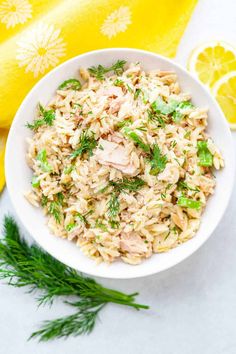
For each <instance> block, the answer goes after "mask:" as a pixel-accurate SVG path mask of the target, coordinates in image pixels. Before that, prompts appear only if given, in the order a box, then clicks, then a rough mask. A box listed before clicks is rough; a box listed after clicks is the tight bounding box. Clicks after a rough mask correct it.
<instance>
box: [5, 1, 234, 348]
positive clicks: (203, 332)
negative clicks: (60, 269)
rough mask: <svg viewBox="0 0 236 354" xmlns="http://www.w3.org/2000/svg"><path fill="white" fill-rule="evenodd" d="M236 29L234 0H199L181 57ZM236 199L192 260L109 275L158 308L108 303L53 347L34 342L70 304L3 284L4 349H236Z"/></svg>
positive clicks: (10, 210) (7, 210)
mask: <svg viewBox="0 0 236 354" xmlns="http://www.w3.org/2000/svg"><path fill="white" fill-rule="evenodd" d="M177 4H178V2H177V1H176V6H178V5H177ZM235 33H236V1H235V0H224V1H223V0H200V1H199V3H198V5H197V7H196V9H195V11H194V14H193V16H192V19H191V21H190V23H189V25H188V27H187V29H186V32H185V35H184V37H183V39H182V42H181V44H180V46H179V50H178V55H177V57H176V60H177V61H178V62H180V63H181V64H183V65H185V63H186V59H187V57H188V55H189V53H190V51H191V49H192V48H194V47H195V46H196V45H198V44H199V43H201V42H203V41H205V40H207V39H223V40H226V41H228V42H230V43H234V44H235ZM234 140H235V146H236V135H235V134H234ZM235 200H236V190H234V193H233V195H232V198H231V202H230V204H229V207H228V209H227V212H226V214H225V216H224V218H223V220H222V221H221V223H220V225H219V226H218V228H217V230H216V231H215V232H214V234H213V235H212V237H211V238H210V240H209V241H208V242H207V243H206V244H205V245H204V246H202V248H201V249H200V250H198V251H197V252H196V253H195V254H194V255H193V256H191V257H190V258H189V259H187V260H186V261H184V262H182V263H181V264H179V265H177V266H176V267H174V268H172V269H170V270H168V271H166V272H162V273H160V274H157V275H154V276H150V277H147V278H142V279H134V280H127V281H125V280H122V281H121V280H102V282H103V284H105V285H107V286H109V287H114V288H117V289H119V290H123V291H127V292H134V291H140V296H139V298H138V300H139V302H141V303H146V304H149V305H150V306H151V310H150V311H146V312H145V311H142V312H137V311H134V310H132V309H127V308H122V307H121V306H115V305H108V306H107V307H106V308H105V309H104V310H103V312H102V313H101V316H100V322H99V323H98V324H97V326H96V328H95V330H94V331H93V333H92V334H90V335H89V336H82V337H77V338H70V339H67V340H66V341H65V340H56V341H53V342H50V343H46V344H45V343H37V342H36V341H30V342H27V337H28V336H29V334H30V333H31V332H32V330H35V329H36V328H37V324H39V323H40V322H41V321H42V320H45V319H50V318H54V317H58V316H61V315H64V314H68V313H69V311H70V308H68V306H66V305H63V304H62V302H61V301H58V302H57V303H55V305H54V306H53V307H52V308H51V309H49V308H48V307H44V308H43V307H42V308H39V309H38V308H37V305H36V302H35V300H34V297H33V296H32V295H29V294H25V292H24V289H15V288H11V287H9V286H7V285H5V284H3V283H2V282H1V284H0V354H55V353H57V354H66V353H70V354H77V353H85V354H90V353H91V354H92V353H98V354H100V353H103V354H110V353H111V354H118V353H119V354H120V353H122V352H123V353H126V354H146V353H147V354H152V353H153V354H154V353H155V354H156V353H158V354H189V353H191V354H235V353H236V276H235V272H236V217H235V216H236V202H235ZM6 213H10V214H11V215H14V210H13V207H12V205H11V203H10V200H9V196H8V193H7V190H5V191H4V192H3V194H2V195H1V197H0V223H1V222H2V219H3V215H4V214H6ZM28 237H29V236H28ZM99 281H101V280H99Z"/></svg>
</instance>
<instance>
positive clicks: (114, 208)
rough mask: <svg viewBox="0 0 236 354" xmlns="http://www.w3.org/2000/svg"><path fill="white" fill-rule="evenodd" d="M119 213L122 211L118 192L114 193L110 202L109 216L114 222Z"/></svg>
mask: <svg viewBox="0 0 236 354" xmlns="http://www.w3.org/2000/svg"><path fill="white" fill-rule="evenodd" d="M119 211H120V202H119V196H118V194H117V193H116V192H113V193H112V194H111V197H110V199H109V202H108V215H109V217H110V218H111V219H112V220H114V219H115V218H116V217H117V215H118V214H119Z"/></svg>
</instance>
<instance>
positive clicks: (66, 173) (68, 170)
mask: <svg viewBox="0 0 236 354" xmlns="http://www.w3.org/2000/svg"><path fill="white" fill-rule="evenodd" d="M74 169H75V165H70V166H67V167H65V168H64V170H63V172H64V173H65V175H69V174H70V173H71V172H72V171H73V170H74Z"/></svg>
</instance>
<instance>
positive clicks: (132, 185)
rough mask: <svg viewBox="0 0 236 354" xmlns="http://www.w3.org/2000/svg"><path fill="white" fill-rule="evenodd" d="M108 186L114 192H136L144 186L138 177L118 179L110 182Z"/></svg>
mask: <svg viewBox="0 0 236 354" xmlns="http://www.w3.org/2000/svg"><path fill="white" fill-rule="evenodd" d="M109 185H110V186H112V187H113V189H114V190H115V191H116V192H119V193H120V192H125V191H129V192H137V191H138V190H139V189H140V188H142V187H143V186H144V185H145V182H144V181H143V180H142V179H141V178H138V177H134V178H126V177H124V178H123V179H120V180H118V181H110V182H109Z"/></svg>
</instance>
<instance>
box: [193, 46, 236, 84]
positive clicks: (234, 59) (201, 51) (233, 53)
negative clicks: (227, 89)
mask: <svg viewBox="0 0 236 354" xmlns="http://www.w3.org/2000/svg"><path fill="white" fill-rule="evenodd" d="M188 70H189V71H190V72H191V73H193V74H194V75H195V76H197V77H198V79H199V80H200V81H202V82H203V83H204V84H205V85H207V86H208V87H209V88H212V87H213V86H214V84H215V83H216V81H218V80H219V79H220V78H221V77H222V76H224V75H225V74H227V73H229V72H230V71H234V70H236V49H235V48H234V47H232V46H231V45H229V44H228V43H225V42H222V41H210V42H206V43H203V44H201V45H200V46H198V47H197V48H195V49H194V50H193V51H192V53H191V55H190V58H189V61H188Z"/></svg>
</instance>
